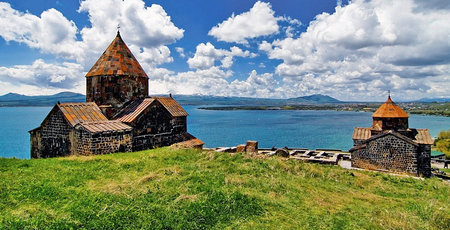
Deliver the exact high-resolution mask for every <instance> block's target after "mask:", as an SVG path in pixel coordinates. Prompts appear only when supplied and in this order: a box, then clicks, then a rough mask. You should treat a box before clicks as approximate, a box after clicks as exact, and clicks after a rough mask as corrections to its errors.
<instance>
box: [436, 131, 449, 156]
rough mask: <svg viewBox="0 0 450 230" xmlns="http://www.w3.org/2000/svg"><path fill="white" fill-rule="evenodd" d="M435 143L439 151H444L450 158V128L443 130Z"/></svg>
mask: <svg viewBox="0 0 450 230" xmlns="http://www.w3.org/2000/svg"><path fill="white" fill-rule="evenodd" d="M434 144H435V145H436V149H437V150H438V151H441V152H443V153H444V154H445V156H446V157H447V159H450V130H447V131H441V132H440V133H439V135H438V138H437V139H436V141H435V142H434Z"/></svg>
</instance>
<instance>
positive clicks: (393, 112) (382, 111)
mask: <svg viewBox="0 0 450 230" xmlns="http://www.w3.org/2000/svg"><path fill="white" fill-rule="evenodd" d="M372 117H379V118H408V117H409V116H408V114H407V113H406V112H405V111H403V109H402V108H400V106H398V105H396V104H395V103H394V102H393V101H392V100H391V97H390V96H389V97H388V99H387V101H386V102H385V103H384V104H382V105H381V106H380V108H378V110H377V111H375V113H373V114H372Z"/></svg>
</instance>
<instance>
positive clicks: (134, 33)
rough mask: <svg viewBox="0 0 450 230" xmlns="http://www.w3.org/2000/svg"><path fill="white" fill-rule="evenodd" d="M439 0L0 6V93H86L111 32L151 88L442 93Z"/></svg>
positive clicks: (223, 92)
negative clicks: (140, 68)
mask: <svg viewBox="0 0 450 230" xmlns="http://www.w3.org/2000/svg"><path fill="white" fill-rule="evenodd" d="M449 21H450V2H449V1H448V0H431V1H421V0H396V1H394V0H392V1H390V0H371V1H367V0H354V1H346V0H343V1H339V0H338V1H336V0H333V1H331V0H320V1H318V0H277V1H271V2H270V1H254V0H252V1H251V0H227V1H212V0H190V1H180V0H156V1H142V0H80V1H73V0H58V1H55V0H20V1H18V0H11V1H6V2H0V24H1V25H2V26H1V27H0V53H1V54H2V55H0V95H3V94H6V93H8V92H15V93H21V94H26V95H39V94H53V93H57V92H62V91H74V92H79V93H85V79H84V76H85V74H86V73H87V71H89V69H90V67H91V66H92V65H93V64H94V63H95V61H96V60H97V59H98V57H99V56H100V55H101V53H102V52H103V51H104V50H105V49H106V47H107V46H108V45H109V43H110V42H111V41H112V40H113V39H114V37H115V35H116V32H117V25H120V32H121V35H122V38H123V39H124V41H125V42H126V43H127V45H128V46H129V48H130V49H131V50H132V52H133V53H134V55H135V56H136V58H137V59H138V60H139V62H140V63H141V65H142V66H143V67H144V69H145V70H146V72H147V74H148V75H149V77H150V80H149V88H150V94H168V93H173V94H202V95H217V96H244V97H264V98H291V97H299V96H306V95H311V94H325V95H329V96H332V97H335V98H337V99H339V100H347V101H384V100H385V99H386V96H387V92H388V90H390V91H391V92H392V96H393V99H394V100H398V101H400V100H414V99H420V98H424V97H450V91H449V90H448V89H449V88H450V24H449V23H448V22H449Z"/></svg>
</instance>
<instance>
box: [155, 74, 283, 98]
mask: <svg viewBox="0 0 450 230" xmlns="http://www.w3.org/2000/svg"><path fill="white" fill-rule="evenodd" d="M232 75H233V72H231V71H229V70H228V71H223V70H221V69H220V68H218V67H212V68H210V69H207V70H196V71H188V72H182V73H178V74H175V75H171V76H166V77H165V78H164V79H157V80H154V79H151V80H150V85H151V86H153V87H150V93H151V94H167V93H176V94H200V95H216V96H240V97H260V98H269V97H279V96H280V95H283V94H284V93H285V92H284V90H283V89H282V88H281V87H280V83H279V82H278V81H277V80H275V79H274V77H273V74H271V73H264V74H258V73H257V72H256V71H255V70H253V71H252V72H251V73H250V74H249V76H248V78H247V79H245V80H237V79H236V80H233V81H232V82H228V81H226V80H225V78H228V77H230V76H232ZM212 92H214V93H212ZM284 96H286V95H284Z"/></svg>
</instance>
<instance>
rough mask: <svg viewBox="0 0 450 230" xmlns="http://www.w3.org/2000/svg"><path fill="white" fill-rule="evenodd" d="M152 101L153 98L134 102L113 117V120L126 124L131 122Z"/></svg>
mask: <svg viewBox="0 0 450 230" xmlns="http://www.w3.org/2000/svg"><path fill="white" fill-rule="evenodd" d="M154 101H155V99H153V98H145V99H140V100H135V101H133V102H131V103H130V104H129V105H128V106H126V107H125V108H124V109H122V110H121V111H120V112H119V113H118V114H117V115H115V116H114V119H116V120H119V121H122V122H127V123H129V122H133V121H134V119H136V118H137V117H138V116H139V115H140V114H141V113H142V111H144V110H145V109H146V108H147V107H148V106H149V105H150V104H152V103H153V102H154Z"/></svg>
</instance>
